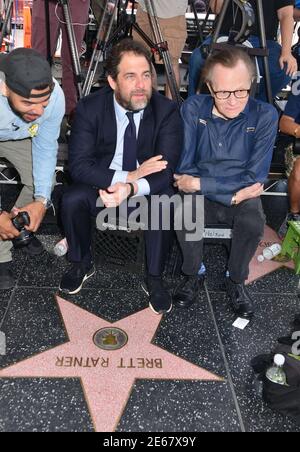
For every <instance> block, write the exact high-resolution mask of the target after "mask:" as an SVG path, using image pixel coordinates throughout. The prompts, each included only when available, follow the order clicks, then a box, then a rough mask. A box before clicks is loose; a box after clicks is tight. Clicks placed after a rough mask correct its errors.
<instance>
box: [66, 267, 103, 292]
mask: <svg viewBox="0 0 300 452" xmlns="http://www.w3.org/2000/svg"><path fill="white" fill-rule="evenodd" d="M95 273H96V269H95V266H94V264H92V266H91V267H90V268H88V269H86V267H85V266H84V265H82V264H73V265H72V267H71V268H70V269H69V270H68V271H67V272H66V273H65V274H64V276H63V277H62V280H61V282H60V286H59V290H60V291H61V292H64V293H67V294H69V295H75V294H77V293H78V292H80V291H81V289H82V286H83V284H84V283H85V282H86V281H87V280H88V279H89V278H91V277H92V276H93V275H94V274H95Z"/></svg>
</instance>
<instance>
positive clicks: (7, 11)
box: [0, 0, 14, 50]
mask: <svg viewBox="0 0 300 452" xmlns="http://www.w3.org/2000/svg"><path fill="white" fill-rule="evenodd" d="M13 4H14V2H13V0H8V1H7V2H6V1H5V0H4V2H3V5H4V9H3V16H4V21H3V23H2V27H1V31H0V50H1V48H2V44H3V39H4V38H5V36H7V34H8V33H7V32H8V29H9V24H10V22H11V18H12V11H13Z"/></svg>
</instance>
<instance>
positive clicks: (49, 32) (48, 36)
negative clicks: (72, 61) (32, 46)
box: [44, 0, 53, 66]
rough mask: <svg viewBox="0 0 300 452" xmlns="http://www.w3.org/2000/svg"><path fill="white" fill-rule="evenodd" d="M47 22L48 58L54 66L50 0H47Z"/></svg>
mask: <svg viewBox="0 0 300 452" xmlns="http://www.w3.org/2000/svg"><path fill="white" fill-rule="evenodd" d="M44 6H45V23H46V42H47V60H48V62H49V64H50V66H52V64H53V58H52V51H51V50H52V49H51V30H50V13H49V0H45V5H44Z"/></svg>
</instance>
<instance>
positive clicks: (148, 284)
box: [142, 276, 173, 315]
mask: <svg viewBox="0 0 300 452" xmlns="http://www.w3.org/2000/svg"><path fill="white" fill-rule="evenodd" d="M142 289H143V291H144V292H145V293H146V294H147V295H148V297H150V302H149V307H150V308H151V309H152V311H153V312H154V313H155V314H157V315H161V314H169V313H170V312H171V311H172V308H173V304H172V298H171V296H170V294H169V292H168V291H167V290H166V289H165V288H164V286H163V282H162V278H160V277H155V276H148V277H147V278H146V280H145V281H144V282H143V283H142Z"/></svg>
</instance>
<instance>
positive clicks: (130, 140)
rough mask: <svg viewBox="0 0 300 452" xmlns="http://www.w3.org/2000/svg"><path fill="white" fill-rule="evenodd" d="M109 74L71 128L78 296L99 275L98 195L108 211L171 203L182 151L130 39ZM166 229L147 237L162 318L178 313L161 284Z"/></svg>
mask: <svg viewBox="0 0 300 452" xmlns="http://www.w3.org/2000/svg"><path fill="white" fill-rule="evenodd" d="M107 71H108V82H109V85H110V87H109V88H104V89H103V90H101V91H99V92H97V93H95V94H92V95H91V96H89V97H87V98H85V99H82V100H81V101H80V103H79V105H78V107H77V111H76V115H75V119H74V125H73V128H72V135H71V141H70V148H69V164H70V171H71V175H72V177H73V181H74V185H73V186H71V187H70V189H69V191H68V192H67V193H66V194H65V195H64V198H63V206H62V211H63V213H64V214H63V223H64V228H65V233H66V238H67V241H68V245H69V255H68V258H69V261H70V262H71V263H72V266H71V268H70V270H69V271H67V272H66V273H65V275H64V276H63V278H62V281H61V284H60V290H62V291H63V292H67V293H69V294H76V293H78V292H79V291H80V290H81V288H82V286H83V284H84V282H85V281H86V280H87V279H88V278H90V277H91V276H93V275H94V273H95V267H94V264H93V262H92V256H91V216H94V217H96V216H97V215H98V213H99V212H100V211H101V208H99V207H96V203H97V199H98V197H99V195H100V198H101V200H102V202H103V205H105V207H118V206H120V205H121V204H122V203H123V201H126V200H127V199H128V198H130V197H132V196H146V197H151V196H152V195H169V196H171V195H172V194H173V193H174V188H173V184H172V178H173V175H174V171H175V168H176V165H177V163H178V161H179V157H180V153H181V149H182V143H183V126H182V121H181V118H180V114H179V111H178V109H177V106H176V104H175V103H174V102H172V101H171V100H169V99H167V98H165V97H163V96H161V95H160V94H158V93H157V92H155V91H153V90H152V64H151V54H150V52H149V51H148V50H147V49H146V48H145V47H144V46H143V45H142V44H140V43H138V42H135V41H132V40H124V41H122V42H121V43H119V44H118V45H116V46H115V47H114V48H113V50H112V53H111V55H110V57H109V59H108V62H107ZM148 199H149V198H148ZM162 229H163V228H162V227H161V228H160V230H153V231H152V230H147V231H145V243H146V257H147V277H146V283H145V285H144V290H145V291H146V292H147V293H148V294H149V296H150V307H151V308H152V309H153V311H154V312H155V313H157V314H161V313H167V312H170V311H171V309H172V300H171V297H170V295H169V294H168V293H167V291H166V290H165V289H164V287H163V283H162V273H163V270H164V264H165V258H166V254H167V252H168V249H169V238H170V231H164V230H162Z"/></svg>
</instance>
